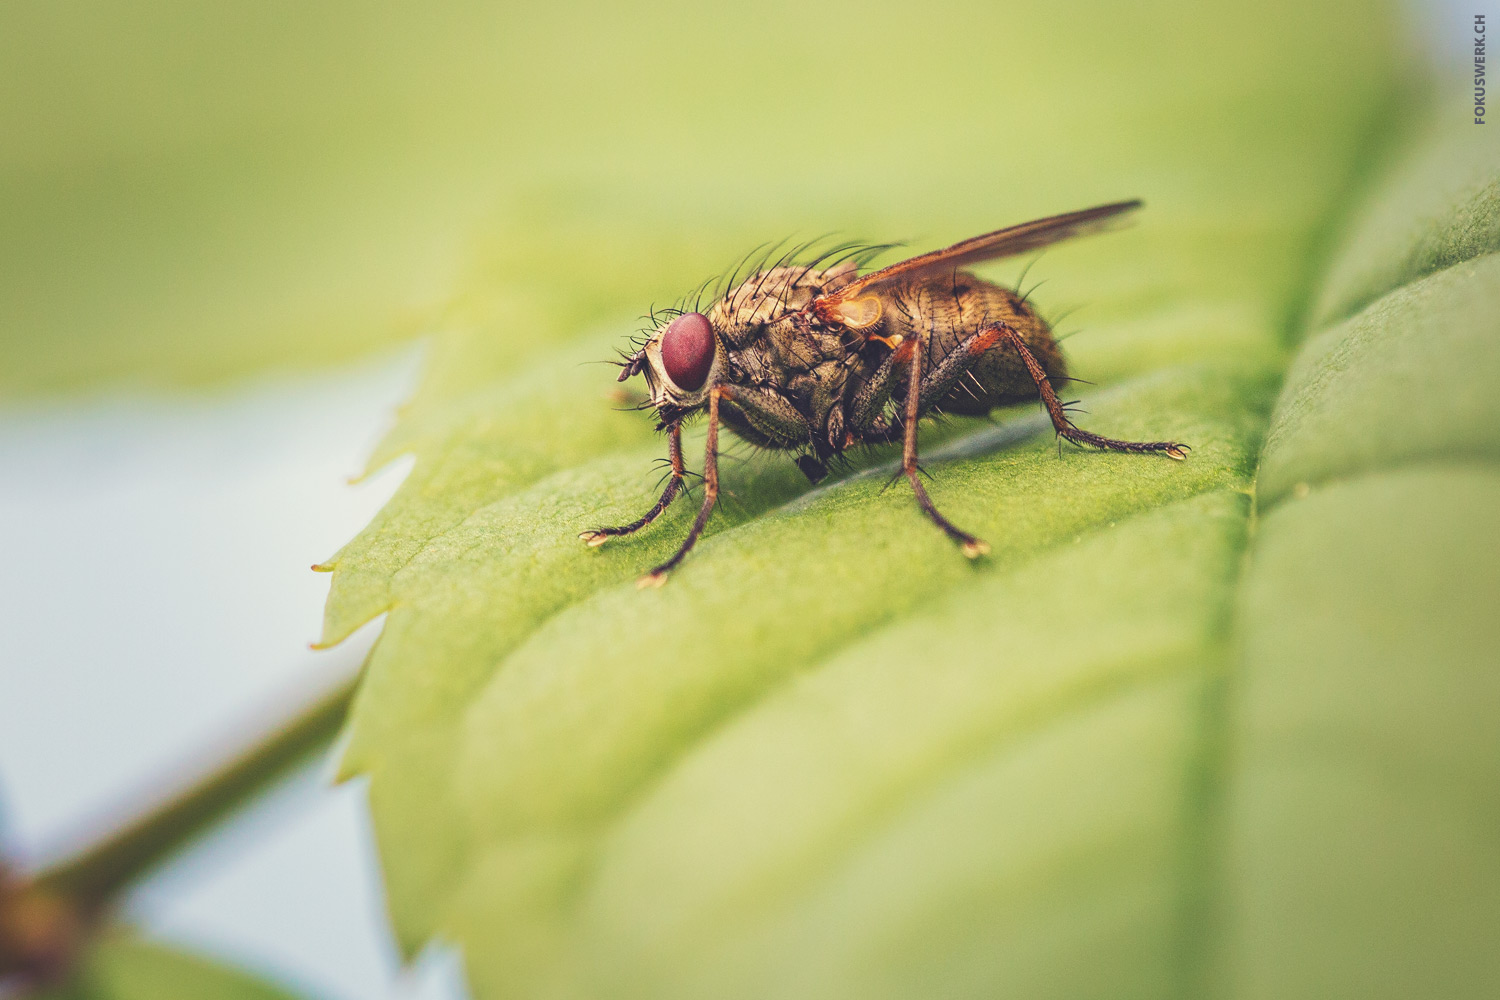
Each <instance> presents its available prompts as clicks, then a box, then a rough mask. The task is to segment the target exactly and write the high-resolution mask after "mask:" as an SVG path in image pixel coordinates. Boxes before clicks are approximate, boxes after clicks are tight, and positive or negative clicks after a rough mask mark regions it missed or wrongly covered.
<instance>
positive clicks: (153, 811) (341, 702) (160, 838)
mask: <svg viewBox="0 0 1500 1000" xmlns="http://www.w3.org/2000/svg"><path fill="white" fill-rule="evenodd" d="M358 680H359V671H357V670H355V671H352V672H350V674H349V675H348V676H347V677H346V678H345V679H344V680H342V681H340V682H339V683H338V684H337V685H335V686H334V687H333V688H331V689H330V690H329V691H327V692H326V693H324V694H322V695H320V696H319V697H318V698H317V699H315V700H314V701H312V702H311V703H310V704H308V705H306V706H304V707H303V708H301V709H300V710H299V711H298V712H296V714H294V715H293V716H291V717H290V718H288V719H287V720H286V721H285V722H283V723H281V724H280V725H279V726H277V727H276V728H274V729H272V730H271V731H270V732H268V733H266V734H265V735H264V736H262V737H261V738H260V739H258V740H257V741H256V742H254V743H253V744H251V745H250V746H249V747H248V748H246V749H244V750H242V751H241V752H240V753H238V754H237V755H235V756H234V757H231V758H230V759H229V760H227V761H225V762H224V763H223V764H221V765H219V766H218V767H216V768H214V769H213V770H212V771H210V772H209V773H207V774H205V775H203V776H202V777H200V778H198V779H196V780H194V781H192V782H191V783H190V784H188V785H187V786H186V787H185V788H182V789H181V790H179V791H178V792H176V793H175V794H173V795H171V796H170V797H168V798H166V799H164V800H163V801H161V802H159V803H158V804H156V805H153V806H150V807H148V808H146V809H145V810H144V811H143V812H141V813H140V814H139V815H138V816H136V817H135V818H133V819H131V820H128V821H127V822H125V823H124V824H122V825H121V826H120V827H118V828H117V829H116V830H115V831H114V832H112V833H109V834H106V835H105V836H104V837H103V839H101V840H99V841H98V842H96V843H94V844H92V845H90V846H88V847H85V848H84V849H82V850H81V851H79V852H78V853H76V854H74V855H73V856H72V857H69V858H66V859H64V860H62V861H60V862H58V863H57V864H54V865H52V866H50V867H48V868H46V869H44V870H43V871H41V872H38V873H37V874H36V875H35V876H34V878H33V879H31V885H32V886H34V887H36V888H37V889H40V890H43V891H44V892H46V893H48V894H49V895H53V896H56V897H60V898H64V899H67V900H70V901H72V902H73V903H74V905H76V906H78V907H79V908H80V910H82V911H84V912H89V911H94V910H97V909H98V908H100V907H102V906H104V905H105V904H107V903H108V902H110V901H111V900H112V899H113V898H114V897H115V896H116V895H118V894H119V893H120V891H121V890H123V889H124V888H126V887H127V886H129V885H130V884H131V883H132V882H135V881H137V880H138V879H140V878H141V877H142V876H144V875H146V874H147V873H149V872H150V871H151V870H152V869H154V868H155V867H156V866H157V865H159V864H161V863H162V862H163V861H165V860H167V859H168V858H170V857H171V856H172V855H174V854H176V853H177V852H178V851H180V850H181V849H182V848H183V847H185V846H187V845H188V844H189V843H190V842H191V841H193V840H195V839H196V838H197V837H198V836H200V835H201V834H203V833H204V832H206V831H207V830H208V828H209V827H211V826H213V825H214V824H215V823H217V822H218V821H219V820H221V819H223V818H224V817H225V816H227V815H228V814H229V813H231V812H233V811H234V810H235V809H237V808H239V807H240V806H242V805H244V804H245V803H246V802H247V801H248V800H249V799H250V798H251V797H253V796H254V795H255V794H256V793H258V792H260V791H262V790H263V789H264V788H265V787H266V786H267V785H269V784H271V783H272V782H274V781H275V780H276V779H278V778H280V777H281V776H282V775H284V774H286V773H287V772H288V771H289V770H291V769H292V768H294V767H295V766H297V765H298V764H300V763H302V762H303V761H305V760H306V759H307V758H308V757H310V756H311V755H312V754H313V753H314V752H315V751H317V750H318V749H320V748H321V747H323V746H325V745H326V744H328V742H329V741H331V740H332V739H333V738H334V737H335V736H336V735H338V732H339V729H340V728H341V727H342V726H343V724H344V718H345V716H346V715H347V714H348V711H349V704H350V702H351V700H352V699H353V697H354V691H355V688H356V686H357V684H358Z"/></svg>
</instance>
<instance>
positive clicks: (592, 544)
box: [578, 528, 618, 549]
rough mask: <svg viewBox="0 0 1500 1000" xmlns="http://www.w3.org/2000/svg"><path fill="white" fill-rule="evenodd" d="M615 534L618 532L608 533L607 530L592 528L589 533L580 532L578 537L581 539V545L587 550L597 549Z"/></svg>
mask: <svg viewBox="0 0 1500 1000" xmlns="http://www.w3.org/2000/svg"><path fill="white" fill-rule="evenodd" d="M617 534H618V532H614V531H610V530H609V529H608V528H594V529H592V530H589V531H580V532H579V533H578V537H579V538H581V539H583V544H585V545H587V546H588V547H589V548H591V549H597V548H598V547H599V546H601V545H603V544H604V543H605V542H607V541H609V540H610V539H611V538H614V537H615V535H617Z"/></svg>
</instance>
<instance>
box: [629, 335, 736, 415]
mask: <svg viewBox="0 0 1500 1000" xmlns="http://www.w3.org/2000/svg"><path fill="white" fill-rule="evenodd" d="M724 353H725V351H724V344H723V339H722V338H721V337H720V336H719V333H718V331H717V330H715V329H714V326H713V323H712V322H710V321H709V318H708V317H707V316H705V315H704V314H703V313H699V312H686V313H682V314H680V315H676V316H673V317H672V318H671V319H670V320H668V321H667V322H666V323H663V324H661V325H659V326H657V328H656V329H655V330H653V331H652V332H650V333H649V334H648V335H647V336H646V340H645V342H644V343H642V344H641V346H640V347H639V349H637V350H636V351H635V352H634V353H633V354H629V355H627V356H626V358H625V362H624V365H623V370H622V371H621V372H620V381H621V382H623V381H625V380H626V379H628V378H630V377H631V376H632V375H644V376H646V388H647V394H648V401H649V403H650V404H651V405H652V406H654V407H656V409H657V411H658V412H659V413H661V414H662V415H663V417H666V416H667V415H669V414H673V413H680V412H683V411H687V410H692V409H695V408H696V407H698V406H700V405H702V403H703V401H704V400H705V399H707V398H708V390H709V388H710V387H711V386H712V385H713V384H714V382H715V381H716V380H717V379H718V378H719V377H720V376H721V375H722V374H723V371H724V368H725V358H724Z"/></svg>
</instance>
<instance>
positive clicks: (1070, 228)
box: [819, 200, 1141, 312]
mask: <svg viewBox="0 0 1500 1000" xmlns="http://www.w3.org/2000/svg"><path fill="white" fill-rule="evenodd" d="M1140 207H1141V202H1140V201H1139V200H1134V201H1117V202H1114V203H1113V204H1110V205H1098V206H1096V207H1094V208H1085V209H1083V210H1082V211H1080V212H1068V213H1066V214H1065V215H1054V216H1050V217H1048V218H1045V219H1037V220H1035V221H1034V222H1023V223H1021V224H1020V225H1019V226H1011V227H1009V228H1007V229H997V230H996V231H995V232H993V233H986V234H985V235H983V236H975V237H974V238H973V239H967V240H964V241H963V242H961V243H955V244H953V245H952V246H951V247H945V248H944V249H942V250H934V251H932V252H931V253H924V254H922V255H920V256H917V257H911V258H909V259H907V260H903V261H901V262H900V263H899V264H892V265H891V266H890V267H885V268H881V269H880V270H879V271H873V272H871V273H870V274H867V275H865V276H864V277H862V278H856V279H855V280H854V281H852V282H850V283H849V284H847V285H845V286H844V287H843V288H840V289H839V290H838V291H837V292H833V293H831V294H829V295H825V296H823V297H822V298H821V299H820V300H819V301H820V303H822V308H821V309H820V310H819V311H820V312H822V311H826V310H827V309H829V308H830V307H831V306H833V305H835V304H837V303H842V302H850V301H852V300H854V299H857V298H859V297H860V296H862V295H867V294H869V293H870V292H873V291H876V290H878V289H879V288H880V287H881V286H883V285H889V284H891V283H893V282H907V281H911V280H912V279H914V278H920V277H925V276H929V275H935V274H950V273H952V272H953V271H957V270H959V269H960V268H964V267H968V266H969V265H971V264H978V263H979V262H981V261H986V260H996V259H997V258H1000V257H1011V256H1014V255H1015V254H1021V253H1027V252H1028V251H1031V250H1039V249H1041V248H1042V247H1045V246H1049V245H1051V244H1053V243H1057V242H1060V241H1062V240H1067V239H1072V238H1073V237H1074V236H1083V235H1086V234H1088V233H1097V232H1100V231H1103V230H1106V229H1109V228H1111V227H1112V226H1113V225H1114V224H1115V222H1116V220H1117V219H1118V218H1119V216H1121V215H1123V214H1125V213H1126V212H1131V211H1134V210H1135V209H1137V208H1140Z"/></svg>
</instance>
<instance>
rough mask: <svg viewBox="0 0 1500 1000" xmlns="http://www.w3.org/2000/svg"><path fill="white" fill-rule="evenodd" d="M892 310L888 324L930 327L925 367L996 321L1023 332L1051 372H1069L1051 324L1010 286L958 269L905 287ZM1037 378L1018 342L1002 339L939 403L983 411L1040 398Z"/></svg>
mask: <svg viewBox="0 0 1500 1000" xmlns="http://www.w3.org/2000/svg"><path fill="white" fill-rule="evenodd" d="M893 300H894V301H893V305H894V308H892V309H890V310H888V311H887V319H886V322H887V324H888V325H887V329H888V331H889V332H891V333H900V334H901V335H902V336H905V337H913V336H916V335H918V334H919V333H920V332H922V331H926V333H927V337H928V343H927V358H926V361H925V364H924V365H923V367H924V369H925V370H927V371H932V370H934V369H935V368H936V366H937V365H938V364H940V363H941V362H942V360H943V358H945V357H947V356H948V355H949V354H950V353H952V352H953V351H954V350H957V349H958V346H959V345H960V344H962V343H963V342H964V341H965V340H967V339H968V338H969V337H971V336H974V335H975V334H977V333H980V332H982V331H983V330H985V329H986V328H987V327H990V326H992V325H994V324H996V323H1005V324H1008V325H1009V326H1010V327H1012V328H1013V329H1015V331H1016V332H1017V333H1019V334H1020V335H1021V339H1022V340H1023V341H1024V342H1025V344H1026V346H1027V347H1028V348H1029V349H1030V350H1031V353H1032V354H1034V355H1036V359H1037V360H1038V361H1039V362H1041V364H1042V367H1043V368H1044V369H1046V371H1047V375H1048V376H1049V378H1054V379H1056V378H1061V377H1062V376H1064V375H1066V374H1067V364H1066V363H1065V362H1064V361H1063V357H1062V353H1061V352H1060V351H1059V350H1058V347H1057V342H1056V341H1055V340H1053V338H1052V330H1051V328H1050V327H1049V326H1048V325H1047V323H1046V321H1045V320H1043V319H1042V318H1041V317H1040V316H1038V315H1037V314H1036V312H1035V311H1034V310H1033V309H1032V308H1031V306H1030V305H1028V304H1027V303H1025V302H1023V301H1021V297H1020V296H1019V295H1017V294H1016V293H1015V292H1013V291H1011V290H1010V289H1008V288H1002V287H1000V286H999V285H996V284H993V283H991V282H988V281H984V280H982V279H980V278H976V277H974V276H973V275H970V274H963V273H959V274H957V275H955V276H953V277H952V278H951V279H942V280H938V281H931V282H924V283H922V284H919V285H913V286H910V287H908V288H904V289H901V291H900V292H899V293H897V294H896V295H895V296H893ZM1036 398H1037V390H1036V383H1035V382H1033V381H1032V379H1031V375H1030V374H1029V373H1028V372H1027V370H1026V365H1025V363H1024V362H1023V361H1022V360H1021V357H1020V355H1019V354H1018V353H1017V352H1016V350H1015V348H1014V347H1012V346H1010V344H1008V343H1007V342H1006V341H1004V340H1002V341H1000V342H999V343H997V344H996V345H995V346H993V347H991V348H990V349H989V350H988V351H986V352H985V354H984V356H982V357H981V358H980V359H979V360H978V361H976V362H975V363H974V366H973V367H972V368H971V369H970V370H969V372H968V373H967V374H966V375H964V376H963V377H962V378H961V379H960V380H959V382H958V384H957V385H955V386H954V387H953V389H952V390H950V391H949V393H948V395H947V396H946V397H944V399H943V400H942V402H940V403H939V404H938V408H939V409H941V410H943V411H944V412H947V413H959V414H964V415H970V416H979V415H983V414H985V413H988V412H989V411H990V410H992V409H994V408H995V407H997V406H1004V405H1007V404H1010V403H1018V402H1022V401H1024V400H1028V399H1036Z"/></svg>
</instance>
